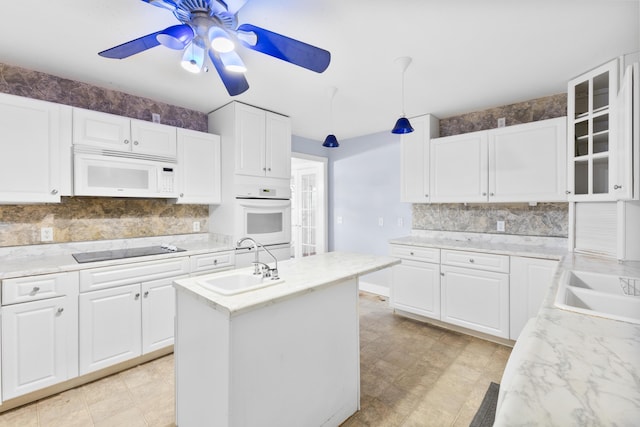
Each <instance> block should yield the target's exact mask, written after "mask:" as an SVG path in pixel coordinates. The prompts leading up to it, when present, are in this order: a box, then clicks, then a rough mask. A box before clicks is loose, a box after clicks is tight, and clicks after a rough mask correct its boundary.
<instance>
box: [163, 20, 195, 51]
mask: <svg viewBox="0 0 640 427" xmlns="http://www.w3.org/2000/svg"><path fill="white" fill-rule="evenodd" d="M192 39H193V30H192V29H191V27H190V26H188V25H187V24H182V25H174V26H172V27H169V28H165V29H164V30H162V31H161V32H160V33H159V34H158V35H157V36H156V40H158V42H159V43H160V44H162V45H163V46H166V47H168V48H169V49H175V50H182V49H184V48H185V47H186V46H187V45H188V44H189V42H190V41H191V40H192Z"/></svg>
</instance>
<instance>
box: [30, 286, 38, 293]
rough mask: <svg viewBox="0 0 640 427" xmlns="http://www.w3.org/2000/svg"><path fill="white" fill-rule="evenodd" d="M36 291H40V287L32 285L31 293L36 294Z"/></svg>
mask: <svg viewBox="0 0 640 427" xmlns="http://www.w3.org/2000/svg"><path fill="white" fill-rule="evenodd" d="M38 291H40V287H39V286H34V287H33V290H32V291H31V293H32V294H37V293H38Z"/></svg>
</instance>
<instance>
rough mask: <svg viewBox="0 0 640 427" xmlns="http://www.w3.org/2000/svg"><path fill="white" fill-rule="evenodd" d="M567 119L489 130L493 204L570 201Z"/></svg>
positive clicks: (490, 198)
mask: <svg viewBox="0 0 640 427" xmlns="http://www.w3.org/2000/svg"><path fill="white" fill-rule="evenodd" d="M566 122H567V120H566V118H565V117H560V118H557V119H551V120H542V121H538V122H533V123H527V124H523V125H518V126H509V127H504V128H498V129H492V130H491V131H489V133H488V134H489V201H490V202H556V201H566V200H567V195H566V188H567V179H566V177H567V174H566V166H565V165H566V164H567V155H566V142H565V141H566V132H567V126H566Z"/></svg>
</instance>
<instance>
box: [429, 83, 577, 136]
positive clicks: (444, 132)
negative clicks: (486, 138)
mask: <svg viewBox="0 0 640 427" xmlns="http://www.w3.org/2000/svg"><path fill="white" fill-rule="evenodd" d="M566 115H567V94H566V93H561V94H558V95H552V96H546V97H544V98H538V99H533V100H531V101H526V102H519V103H517V104H510V105H505V106H502V107H496V108H490V109H487V110H482V111H475V112H473V113H467V114H462V115H460V116H455V117H449V118H446V119H440V136H451V135H458V134H461V133H468V132H476V131H479V130H487V129H494V128H496V127H498V119H499V118H502V117H504V118H505V123H506V126H512V125H517V124H522V123H530V122H537V121H539V120H546V119H554V118H556V117H563V116H566Z"/></svg>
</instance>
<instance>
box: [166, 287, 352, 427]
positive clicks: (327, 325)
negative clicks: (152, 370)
mask: <svg viewBox="0 0 640 427" xmlns="http://www.w3.org/2000/svg"><path fill="white" fill-rule="evenodd" d="M358 322H359V319H358V283H357V279H349V280H345V281H342V282H339V283H337V284H333V285H328V286H325V287H320V288H315V289H313V290H310V291H308V292H306V293H303V294H300V295H295V296H290V297H288V298H286V299H281V300H277V301H273V302H272V303H269V304H264V305H262V306H259V307H256V308H254V309H252V310H250V311H244V312H242V313H236V314H232V315H230V314H229V312H228V311H225V310H222V309H219V308H218V309H216V305H215V303H211V302H210V301H207V300H206V299H204V298H203V297H201V296H199V297H197V296H195V295H194V294H193V293H190V292H188V291H185V290H181V289H180V288H178V292H177V312H176V343H175V360H176V424H177V426H178V427H194V426H205V425H206V426H217V427H223V426H233V427H236V426H242V427H253V426H256V427H258V426H259V427H270V426H274V427H276V426H277V427H286V426H292V427H300V426H307V427H313V426H338V425H340V423H342V422H343V421H344V420H346V419H347V418H348V417H349V416H351V415H352V414H354V413H355V412H356V411H357V410H358V409H359V406H360V360H359V358H360V356H359V354H360V350H359V334H358V326H359V325H358Z"/></svg>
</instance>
